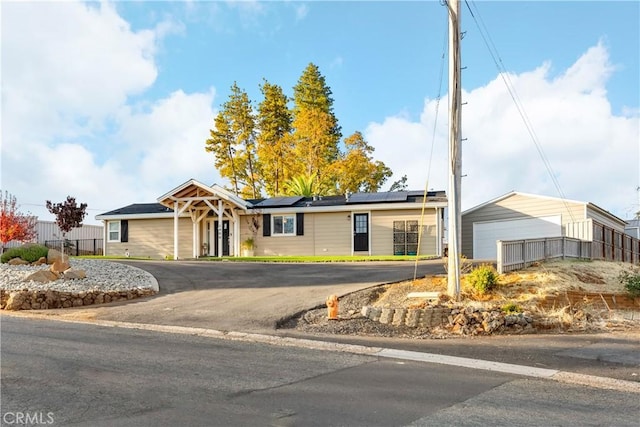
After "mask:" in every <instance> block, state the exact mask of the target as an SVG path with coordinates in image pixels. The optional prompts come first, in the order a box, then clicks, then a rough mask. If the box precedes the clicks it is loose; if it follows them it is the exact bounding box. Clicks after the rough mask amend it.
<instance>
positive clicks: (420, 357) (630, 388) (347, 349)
mask: <svg viewBox="0 0 640 427" xmlns="http://www.w3.org/2000/svg"><path fill="white" fill-rule="evenodd" d="M3 315H6V314H5V313H3ZM13 315H14V316H15V317H23V316H20V315H19V314H17V313H16V314H13ZM0 317H1V316H0ZM24 317H27V316H24ZM28 317H30V318H37V319H46V320H54V321H58V322H68V323H79V324H89V325H96V326H103V327H111V328H124V329H138V330H144V331H152V332H163V333H171V334H184V335H196V336H202V337H209V338H216V339H224V340H233V341H243V342H252V343H263V344H269V345H278V346H289V347H299V348H307V349H312V350H324V351H333V352H342V353H351V354H359V355H366V356H375V357H382V358H389V359H397V360H409V361H414V362H423V363H436V364H441V365H449V366H457V367H462V368H468V369H481V370H488V371H493V372H500V373H505V374H512V375H518V376H524V377H529V378H541V379H549V380H553V381H557V382H561V383H566V384H574V385H582V386H588V387H595V388H601V389H607V390H618V391H623V392H631V393H638V394H640V383H638V382H633V381H626V380H618V379H614V378H608V377H598V376H593V375H584V374H578V373H573V372H566V371H559V370H556V369H545V368H536V367H532V366H526V365H516V364H511V363H502V362H492V361H489V360H482V359H471V358H466V357H458V356H447V355H442V354H434V353H422V352H418V351H407V350H397V349H392V348H382V347H369V346H363V345H355V344H342V343H336V342H330V341H316V340H310V339H304V338H292V337H281V336H276V335H268V334H258V333H251V332H237V331H220V330H216V329H206V328H194V327H186V326H170V325H153V324H147V323H131V322H116V321H111V320H79V319H59V318H58V319H55V318H51V317H50V316H33V315H30V316H28Z"/></svg>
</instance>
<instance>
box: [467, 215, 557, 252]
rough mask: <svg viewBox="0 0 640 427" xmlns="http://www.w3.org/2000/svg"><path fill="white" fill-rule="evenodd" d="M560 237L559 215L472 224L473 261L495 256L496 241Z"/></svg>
mask: <svg viewBox="0 0 640 427" xmlns="http://www.w3.org/2000/svg"><path fill="white" fill-rule="evenodd" d="M555 236H562V224H561V218H560V215H556V216H548V217H541V218H522V219H513V220H504V221H489V222H476V223H474V224H473V255H474V258H475V259H492V260H495V259H496V256H497V246H496V242H497V241H498V240H520V239H535V238H538V237H555Z"/></svg>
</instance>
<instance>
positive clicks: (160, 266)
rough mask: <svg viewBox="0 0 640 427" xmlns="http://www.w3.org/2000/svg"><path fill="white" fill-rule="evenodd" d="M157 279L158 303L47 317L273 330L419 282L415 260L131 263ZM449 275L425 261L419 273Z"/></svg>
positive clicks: (141, 302)
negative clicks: (343, 301)
mask: <svg viewBox="0 0 640 427" xmlns="http://www.w3.org/2000/svg"><path fill="white" fill-rule="evenodd" d="M127 264H130V265H134V266H136V267H139V268H142V269H144V270H146V271H148V272H149V273H151V274H153V275H154V276H155V277H156V279H157V280H158V284H159V287H160V293H159V294H158V295H157V296H155V297H152V298H146V299H143V300H138V301H133V302H128V303H123V304H116V305H110V306H103V307H93V308H83V309H69V310H65V311H64V312H61V311H59V310H55V311H53V310H44V311H43V312H42V313H43V314H45V315H54V316H62V317H71V318H88V319H101V320H113V321H125V322H135V323H150V324H160V325H174V326H190V327H200V328H211V329H218V330H233V331H253V332H273V331H274V330H275V325H276V323H277V322H278V320H280V319H282V318H285V317H287V316H289V315H291V314H295V313H298V312H300V311H303V310H306V309H309V308H313V307H316V306H319V305H321V304H324V301H325V300H326V298H327V297H328V296H329V295H331V294H338V295H344V294H346V293H349V292H353V291H356V290H359V289H364V288H367V287H370V286H373V285H377V284H380V283H387V282H393V281H400V280H405V279H410V278H413V274H414V263H411V262H367V263H324V264H319V263H314V264H302V263H297V264H285V263H237V262H199V261H192V262H188V261H181V262H154V261H138V262H135V261H129V262H127ZM439 273H444V267H443V263H442V261H441V260H433V261H421V262H419V264H418V276H424V275H427V274H439Z"/></svg>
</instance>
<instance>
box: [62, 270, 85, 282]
mask: <svg viewBox="0 0 640 427" xmlns="http://www.w3.org/2000/svg"><path fill="white" fill-rule="evenodd" d="M63 277H64V280H80V279H85V278H86V277H87V273H86V272H85V271H84V270H76V269H73V268H70V269H68V270H66V271H65V272H64V275H63Z"/></svg>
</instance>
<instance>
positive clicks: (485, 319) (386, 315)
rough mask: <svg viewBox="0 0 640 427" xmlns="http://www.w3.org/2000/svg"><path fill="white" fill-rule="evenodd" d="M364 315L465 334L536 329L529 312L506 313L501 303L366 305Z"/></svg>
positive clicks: (394, 323) (399, 324)
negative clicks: (490, 305)
mask: <svg viewBox="0 0 640 427" xmlns="http://www.w3.org/2000/svg"><path fill="white" fill-rule="evenodd" d="M361 313H362V315H363V316H364V317H366V318H368V319H371V320H373V321H376V322H380V323H383V324H388V325H394V326H403V325H404V326H408V327H411V328H418V327H419V328H436V327H443V328H447V329H450V330H451V332H453V333H459V334H464V335H479V334H491V333H494V332H506V333H508V332H512V333H522V332H527V331H533V327H534V325H533V324H534V318H533V316H531V315H530V314H529V313H514V314H505V313H504V312H503V311H502V310H501V309H500V308H499V307H493V308H484V307H466V308H456V307H453V308H451V307H442V306H436V307H427V308H421V309H405V308H386V307H385V308H381V307H373V306H365V307H363V308H362V312H361Z"/></svg>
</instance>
